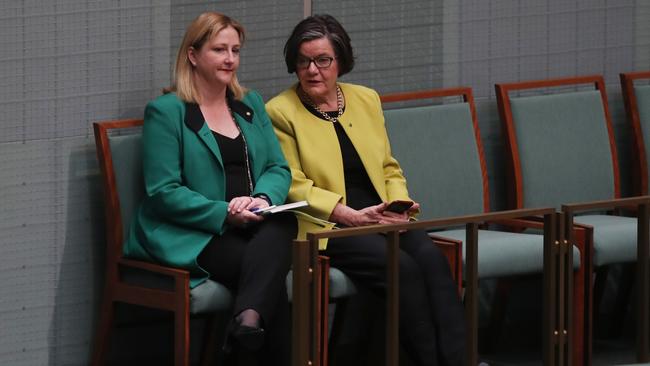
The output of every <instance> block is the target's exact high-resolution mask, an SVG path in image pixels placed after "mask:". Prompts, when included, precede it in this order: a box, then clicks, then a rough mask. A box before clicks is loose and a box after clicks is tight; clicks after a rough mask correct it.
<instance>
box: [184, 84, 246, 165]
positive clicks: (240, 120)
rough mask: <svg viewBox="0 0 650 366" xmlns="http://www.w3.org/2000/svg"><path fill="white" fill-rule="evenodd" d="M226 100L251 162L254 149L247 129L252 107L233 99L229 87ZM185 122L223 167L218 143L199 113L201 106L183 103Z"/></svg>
mask: <svg viewBox="0 0 650 366" xmlns="http://www.w3.org/2000/svg"><path fill="white" fill-rule="evenodd" d="M226 101H227V102H228V106H229V107H230V110H231V111H233V112H234V113H233V116H234V117H235V123H237V124H238V125H239V127H240V128H241V131H242V133H243V134H244V138H245V139H246V143H247V144H248V146H249V148H248V154H249V160H250V161H251V162H253V161H255V156H254V155H255V152H254V150H255V149H251V148H250V146H251V144H252V143H253V137H252V134H251V131H250V129H249V126H250V125H252V124H253V109H252V108H251V107H249V106H248V105H246V104H245V103H244V102H241V101H239V100H237V99H235V98H234V97H233V95H232V92H231V91H230V89H227V90H226ZM185 124H186V125H187V127H189V128H190V129H191V130H192V131H194V133H196V134H197V135H198V136H199V138H200V139H201V140H202V141H203V143H204V144H205V145H206V146H207V147H208V149H209V150H210V151H211V152H212V154H213V155H214V156H215V158H217V161H218V162H219V164H220V165H221V166H222V167H223V160H222V158H221V152H220V150H219V145H217V141H216V140H215V139H214V136H212V131H211V130H210V128H209V127H208V124H207V123H205V118H204V117H203V113H201V108H199V105H198V104H196V103H187V102H186V103H185Z"/></svg>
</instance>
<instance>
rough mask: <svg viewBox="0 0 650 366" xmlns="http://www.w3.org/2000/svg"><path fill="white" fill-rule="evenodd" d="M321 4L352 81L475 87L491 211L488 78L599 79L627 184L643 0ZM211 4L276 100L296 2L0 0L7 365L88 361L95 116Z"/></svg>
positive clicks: (164, 55) (645, 50)
mask: <svg viewBox="0 0 650 366" xmlns="http://www.w3.org/2000/svg"><path fill="white" fill-rule="evenodd" d="M313 9H314V12H318V13H320V12H328V13H331V14H333V15H334V16H336V17H337V18H339V19H340V20H341V21H342V23H343V24H344V25H345V26H346V28H347V29H348V30H349V32H350V34H351V37H352V40H353V45H354V46H355V51H356V55H357V62H358V66H357V68H356V69H355V70H354V71H353V72H352V73H351V74H350V75H348V76H346V77H345V78H344V80H345V81H350V82H356V83H362V84H365V85H368V86H371V87H374V88H376V89H377V90H378V91H379V92H380V93H387V92H396V91H406V90H417V89H426V88H433V87H442V86H458V85H468V86H472V87H473V88H474V90H475V93H476V97H477V102H478V112H479V120H480V126H481V130H482V133H483V137H484V144H485V148H486V153H487V159H488V168H489V170H490V184H491V195H492V201H493V205H492V206H493V208H502V207H503V206H504V199H503V188H502V186H503V180H504V178H503V167H502V166H501V163H500V161H501V154H502V152H501V149H502V143H501V139H500V130H499V122H498V117H497V114H496V109H495V98H494V91H493V84H494V83H495V82H505V81H517V80H525V79H535V78H548V77H561V76H572V75H580V74H592V73H597V74H603V75H604V76H605V79H606V81H607V84H608V87H609V90H608V92H609V96H610V104H611V109H612V115H613V117H614V121H615V132H616V135H617V140H618V143H619V148H620V155H621V157H620V160H621V167H622V170H623V179H624V185H623V188H624V192H625V191H626V190H627V189H628V187H629V178H628V176H629V151H628V149H627V145H628V144H627V141H628V140H629V132H628V130H627V126H626V125H625V120H624V114H623V112H622V101H621V97H620V92H619V87H618V81H617V80H618V79H617V78H618V73H619V72H622V71H631V70H641V69H648V68H650V25H649V24H650V23H648V22H647V19H648V18H649V16H650V4H649V3H648V2H646V1H642V0H638V1H633V0H621V1H613V0H612V1H605V0H581V1H576V0H573V1H571V0H569V1H567V0H535V1H527V2H523V1H518V0H507V1H506V0H498V1H496V0H493V1H481V0H461V1H454V0H435V1H431V0H404V1H399V2H396V1H391V0H373V1H368V0H364V1H354V0H343V1H333V0H327V1H318V0H314V4H313ZM204 10H219V11H223V12H225V13H227V14H229V15H231V16H233V17H235V18H236V19H238V20H240V21H241V22H242V23H243V24H244V25H245V26H246V28H247V30H248V32H249V39H248V42H247V44H246V45H245V48H244V52H243V63H242V66H241V72H240V78H241V80H242V83H243V84H244V85H246V86H248V87H251V88H254V89H257V90H259V91H260V92H261V93H262V94H263V95H264V96H265V97H267V98H268V97H270V96H272V95H274V94H275V93H277V92H279V91H281V90H282V89H283V88H285V87H286V86H288V85H289V84H290V83H291V82H293V80H294V78H293V76H292V75H288V74H287V73H286V69H285V67H284V65H283V61H282V54H281V49H282V46H283V44H284V40H285V38H286V36H287V35H288V34H289V32H290V31H291V29H292V27H293V25H295V23H296V22H297V21H299V20H300V19H301V18H302V12H303V3H302V1H301V0H291V1H290V0H267V1H264V0H256V1H234V0H233V1H205V0H203V1H201V0H195V1H189V0H187V1H179V0H166V1H165V0H130V1H121V0H95V1H81V0H52V1H35V0H16V1H3V2H0V34H1V35H2V37H0V364H3V365H47V364H49V365H85V364H87V361H88V355H89V351H90V346H89V345H90V340H91V338H92V332H93V330H94V322H95V318H96V309H97V301H98V295H99V293H100V291H101V281H102V266H103V264H102V260H103V252H102V250H103V211H102V209H103V206H102V201H101V199H102V197H101V187H100V186H99V178H98V170H97V166H96V162H95V156H94V143H93V140H92V129H91V123H92V122H94V121H101V120H109V119H118V118H127V117H140V116H141V115H142V110H143V107H144V105H145V103H146V101H147V100H149V99H151V98H153V97H155V96H156V95H157V94H158V93H159V91H160V89H161V88H162V87H163V86H166V85H167V84H168V83H169V70H170V65H171V60H172V59H173V57H174V55H175V52H176V50H175V49H176V47H177V45H178V43H179V42H180V37H181V36H182V33H183V30H184V28H185V27H186V25H187V24H188V23H189V22H190V21H191V19H193V18H194V17H195V16H196V15H198V14H199V13H200V12H202V11H204ZM142 334H143V336H144V337H146V336H148V335H147V333H146V331H145V332H144V333H142ZM155 348H156V347H154V349H153V350H152V352H156V349H155ZM122 352H124V351H122Z"/></svg>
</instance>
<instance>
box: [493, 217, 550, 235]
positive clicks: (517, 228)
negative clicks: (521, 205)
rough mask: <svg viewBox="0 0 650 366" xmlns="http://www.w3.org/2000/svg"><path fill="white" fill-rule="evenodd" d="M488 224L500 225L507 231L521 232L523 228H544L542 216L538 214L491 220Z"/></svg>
mask: <svg viewBox="0 0 650 366" xmlns="http://www.w3.org/2000/svg"><path fill="white" fill-rule="evenodd" d="M489 224H495V225H502V226H504V227H506V229H507V230H508V231H512V232H522V231H524V230H525V229H539V230H544V218H543V217H538V216H529V217H525V218H518V219H500V220H491V221H489Z"/></svg>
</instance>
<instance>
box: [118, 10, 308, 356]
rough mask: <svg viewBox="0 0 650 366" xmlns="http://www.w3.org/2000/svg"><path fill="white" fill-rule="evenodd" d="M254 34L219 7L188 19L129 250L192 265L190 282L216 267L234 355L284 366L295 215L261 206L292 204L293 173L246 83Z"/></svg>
mask: <svg viewBox="0 0 650 366" xmlns="http://www.w3.org/2000/svg"><path fill="white" fill-rule="evenodd" d="M243 40H244V29H243V27H242V26H241V25H240V24H239V23H238V22H236V21H235V20H233V19H231V18H229V17H227V16H225V15H223V14H220V13H216V12H208V13H204V14H201V15H200V16H199V17H198V18H196V19H195V20H194V21H193V22H192V24H191V25H190V26H189V27H188V29H187V31H186V33H185V36H184V38H183V42H182V44H181V46H180V49H179V51H178V56H177V60H176V68H175V75H174V86H173V88H172V89H173V92H172V93H168V94H165V95H163V96H160V97H158V98H156V99H155V100H154V101H152V102H150V103H149V104H148V105H147V108H146V109H145V121H144V128H143V146H142V150H143V171H144V183H145V189H146V196H145V198H144V201H143V202H142V204H141V205H140V208H139V210H138V212H137V213H136V215H135V217H134V221H133V223H132V224H131V226H130V232H129V236H128V238H127V240H126V242H125V244H124V254H125V255H126V256H129V257H136V258H140V259H144V260H150V261H156V262H162V263H165V264H167V265H172V266H176V267H181V268H186V269H188V270H189V271H190V272H191V275H192V278H191V286H196V285H198V284H199V283H200V282H202V281H204V280H205V278H207V277H208V276H210V277H212V278H213V279H214V280H216V281H218V282H220V283H222V284H224V285H225V286H227V287H228V288H230V289H231V290H232V291H233V293H235V294H236V296H235V301H234V313H233V319H232V321H231V325H230V327H229V335H228V338H227V342H226V347H225V348H224V350H225V351H226V353H227V355H228V357H229V358H230V359H232V360H233V362H237V364H238V365H246V366H251V365H261V364H264V365H278V366H285V365H288V364H289V362H290V360H289V352H288V350H289V339H288V326H289V324H290V321H289V304H288V300H287V296H286V294H287V291H286V285H285V279H286V275H287V273H288V271H289V266H290V263H291V261H290V248H291V241H292V240H293V238H294V237H295V235H296V232H297V227H296V226H297V225H296V220H295V217H294V216H293V215H292V214H287V213H281V214H275V215H272V216H269V217H268V218H265V217H262V216H259V215H256V214H255V213H254V212H252V211H253V210H254V209H256V208H263V207H267V206H269V205H271V204H282V203H284V200H285V198H286V196H287V192H288V190H289V185H290V182H291V177H290V173H289V168H288V166H287V162H286V160H285V159H284V156H283V155H282V150H281V149H280V146H279V144H278V141H277V138H276V136H275V133H274V132H273V127H272V125H271V121H270V120H269V117H268V115H267V114H266V111H265V108H264V103H263V102H262V98H261V97H260V95H259V94H257V93H256V92H254V91H246V90H245V89H243V88H242V87H241V86H240V85H239V83H238V81H237V78H236V71H237V68H238V66H239V51H240V48H241V45H242V42H243Z"/></svg>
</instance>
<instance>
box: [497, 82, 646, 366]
mask: <svg viewBox="0 0 650 366" xmlns="http://www.w3.org/2000/svg"><path fill="white" fill-rule="evenodd" d="M496 92H497V100H498V105H499V112H500V115H501V120H502V122H503V128H502V131H503V133H504V136H505V140H506V146H507V149H506V150H507V153H506V155H507V160H508V161H507V163H508V167H507V169H508V176H509V177H511V179H509V189H508V194H509V197H510V203H509V204H510V207H511V208H525V207H536V206H538V205H546V206H551V207H557V208H559V207H561V205H563V204H570V203H577V202H593V201H603V200H612V199H617V198H620V183H619V168H618V157H617V152H616V144H615V140H614V135H613V131H612V124H611V121H610V115H609V111H608V104H607V96H606V93H605V83H604V81H603V79H602V77H601V76H585V77H576V78H565V79H552V80H540V81H527V82H520V83H508V84H497V85H496ZM574 223H575V225H574V226H573V228H572V229H573V236H574V237H575V239H576V242H575V243H574V244H575V245H577V246H578V247H579V248H580V254H579V255H580V262H581V263H582V264H583V265H582V266H581V267H580V268H581V271H579V272H578V273H576V275H575V277H574V283H573V284H574V286H583V284H584V286H585V296H584V298H579V297H575V295H574V298H573V303H574V308H573V315H574V318H573V326H574V329H575V331H576V333H579V332H581V331H584V338H583V340H581V339H579V338H577V337H576V338H574V347H573V348H571V347H570V348H569V350H570V351H574V350H575V351H574V353H573V360H574V364H578V365H582V364H585V365H587V364H590V363H591V338H592V302H593V297H594V295H593V293H594V292H593V290H592V289H593V285H592V278H593V276H592V274H593V269H594V267H595V268H606V266H607V265H609V264H613V263H621V262H633V261H635V260H636V245H637V220H636V218H631V217H622V216H612V215H607V214H605V213H604V212H598V211H596V212H587V213H586V214H581V215H578V216H575V218H574ZM599 274H606V272H605V271H602V272H599ZM600 277H602V276H600ZM583 302H584V307H583V304H582V303H583ZM581 342H584V347H583V346H582V345H581V344H580V343H581ZM580 349H582V350H583V352H581V351H580Z"/></svg>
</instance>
